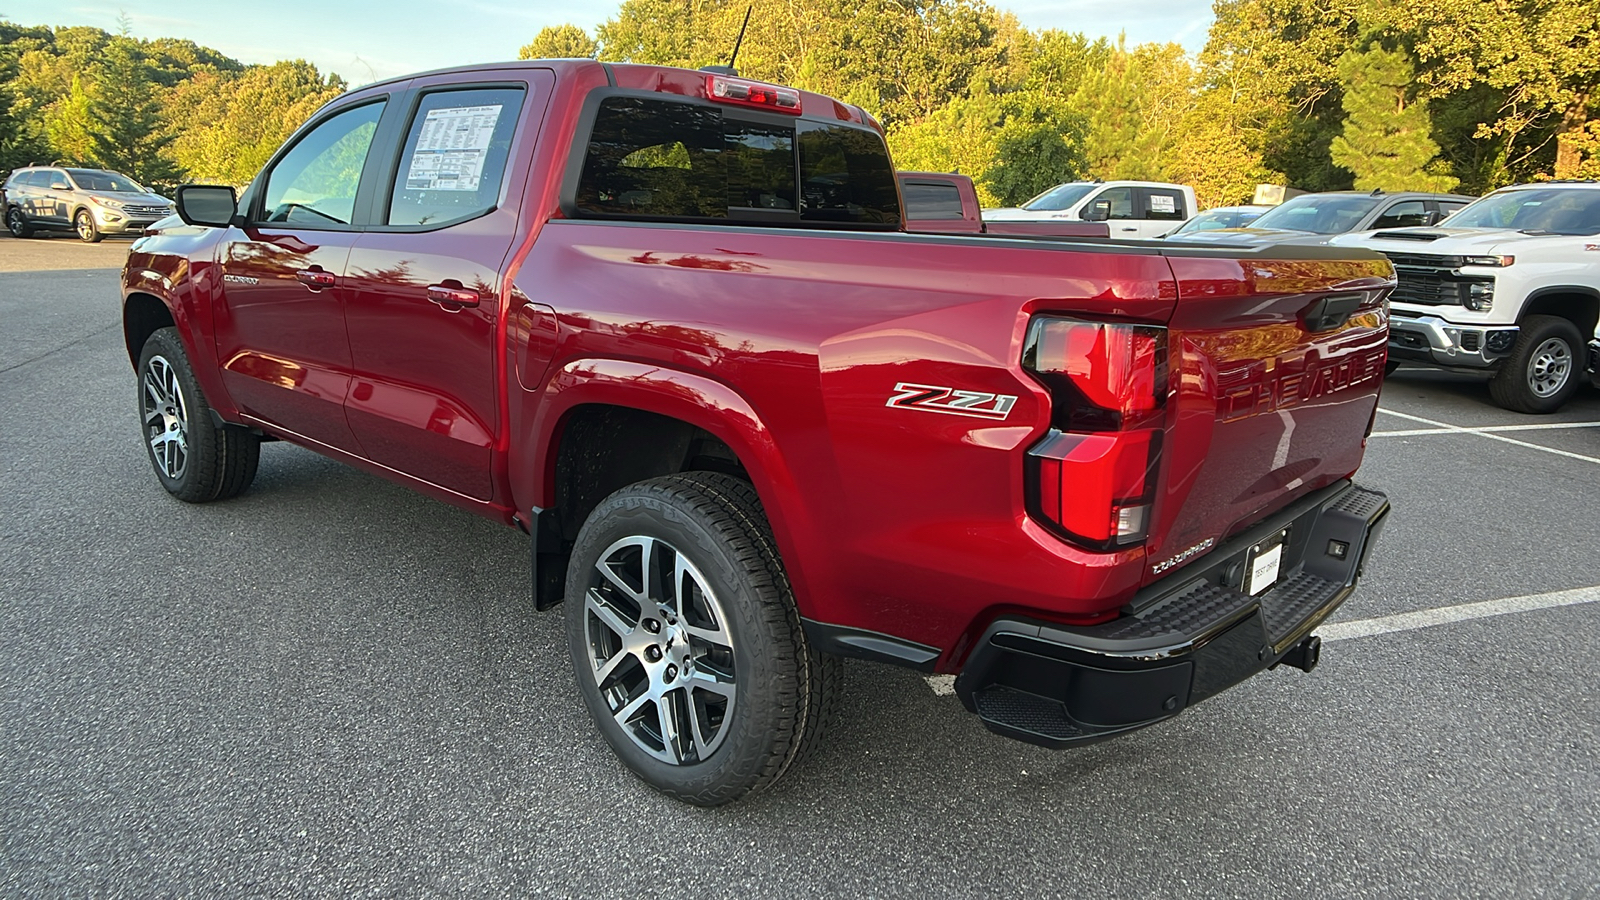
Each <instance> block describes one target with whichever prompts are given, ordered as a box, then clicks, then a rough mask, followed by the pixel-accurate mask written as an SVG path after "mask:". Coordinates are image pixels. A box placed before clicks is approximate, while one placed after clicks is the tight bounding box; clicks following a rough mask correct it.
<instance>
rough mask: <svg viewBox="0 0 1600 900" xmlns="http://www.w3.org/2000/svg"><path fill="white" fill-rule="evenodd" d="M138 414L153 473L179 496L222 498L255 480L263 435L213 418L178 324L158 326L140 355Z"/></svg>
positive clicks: (191, 499) (203, 499)
mask: <svg viewBox="0 0 1600 900" xmlns="http://www.w3.org/2000/svg"><path fill="white" fill-rule="evenodd" d="M139 419H140V421H141V422H142V423H143V433H144V442H145V450H146V451H148V453H149V454H150V465H151V467H152V468H154V469H155V472H156V478H157V479H159V480H160V481H161V486H162V487H164V488H166V489H167V492H168V493H170V494H172V495H173V496H174V497H177V498H178V499H179V500H184V501H187V502H189V503H204V502H206V501H209V500H226V499H228V498H229V497H233V496H235V495H237V494H239V493H240V492H242V491H243V490H244V489H245V488H247V487H249V486H250V482H251V481H254V480H255V477H256V466H257V464H258V463H259V461H260V459H261V439H260V438H259V437H257V436H256V435H254V434H251V433H250V432H248V431H246V430H244V429H243V428H238V427H233V426H228V425H219V424H218V423H217V422H216V421H215V420H214V419H213V418H212V415H211V406H210V404H208V403H207V402H206V398H205V395H204V394H202V393H201V392H200V383H199V382H198V381H197V380H195V377H194V370H193V369H192V368H190V366H189V355H188V354H187V353H186V352H185V351H184V349H183V341H181V340H180V339H179V338H178V330H177V329H176V328H170V327H169V328H162V329H158V330H157V331H156V332H155V333H154V334H152V335H150V338H149V340H146V341H145V342H144V350H143V352H141V353H140V354H139Z"/></svg>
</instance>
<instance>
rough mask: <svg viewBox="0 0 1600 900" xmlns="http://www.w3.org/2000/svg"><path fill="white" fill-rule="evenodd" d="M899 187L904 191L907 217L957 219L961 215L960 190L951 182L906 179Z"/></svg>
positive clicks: (914, 218) (912, 218) (914, 219)
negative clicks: (939, 182) (938, 182)
mask: <svg viewBox="0 0 1600 900" xmlns="http://www.w3.org/2000/svg"><path fill="white" fill-rule="evenodd" d="M901 188H902V189H903V190H904V192H905V198H906V218H907V219H911V220H913V221H916V220H921V219H959V218H961V216H962V209H961V191H959V190H957V189H956V186H955V185H953V184H937V183H932V182H926V181H908V182H906V183H905V184H903V185H901Z"/></svg>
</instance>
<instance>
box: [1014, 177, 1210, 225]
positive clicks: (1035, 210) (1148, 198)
mask: <svg viewBox="0 0 1600 900" xmlns="http://www.w3.org/2000/svg"><path fill="white" fill-rule="evenodd" d="M1194 214H1195V199H1194V188H1191V187H1187V186H1185V185H1181V184H1166V183H1164V182H1159V181H1072V182H1068V183H1066V184H1058V185H1056V186H1055V187H1053V188H1051V189H1050V190H1048V191H1045V192H1044V193H1042V194H1040V195H1039V196H1037V197H1034V198H1033V199H1032V200H1029V201H1028V202H1027V203H1024V204H1022V205H1021V206H1019V207H1004V208H1001V209H986V210H984V211H983V220H984V221H985V222H1025V221H1031V220H1038V219H1066V220H1069V221H1078V222H1104V223H1106V225H1107V226H1108V227H1109V228H1110V229H1111V236H1112V237H1114V238H1158V237H1160V236H1162V235H1164V234H1166V233H1167V232H1169V231H1171V230H1172V229H1174V228H1176V227H1178V226H1179V225H1182V224H1183V223H1184V222H1186V221H1188V219H1189V217H1190V216H1192V215H1194Z"/></svg>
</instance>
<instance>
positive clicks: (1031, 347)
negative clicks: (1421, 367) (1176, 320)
mask: <svg viewBox="0 0 1600 900" xmlns="http://www.w3.org/2000/svg"><path fill="white" fill-rule="evenodd" d="M1166 359H1167V330H1166V329H1165V328H1159V327H1156V326H1152V325H1126V324H1122V323H1117V322H1079V321H1075V320H1073V319H1054V318H1039V319H1035V320H1034V321H1033V325H1032V327H1031V328H1029V330H1028V344H1027V347H1026V348H1025V349H1024V351H1023V357H1022V365H1023V367H1024V368H1026V369H1028V371H1030V372H1032V373H1034V374H1035V375H1037V376H1038V377H1039V379H1040V380H1041V381H1043V382H1044V383H1045V386H1046V387H1049V388H1050V389H1051V394H1052V399H1053V401H1054V406H1053V409H1054V413H1055V416H1054V422H1055V425H1056V427H1057V428H1062V429H1069V428H1075V429H1104V428H1126V427H1128V426H1130V425H1137V424H1139V422H1141V421H1142V420H1144V419H1146V418H1148V417H1149V416H1150V414H1151V413H1153V412H1155V411H1156V410H1158V409H1160V408H1161V407H1162V406H1164V405H1165V404H1166V402H1167V362H1166Z"/></svg>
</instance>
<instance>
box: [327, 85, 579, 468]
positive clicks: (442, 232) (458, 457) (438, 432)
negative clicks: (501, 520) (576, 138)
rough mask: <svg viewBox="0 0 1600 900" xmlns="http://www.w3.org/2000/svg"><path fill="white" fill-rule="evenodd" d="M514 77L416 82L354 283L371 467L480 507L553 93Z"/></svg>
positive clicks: (354, 414)
mask: <svg viewBox="0 0 1600 900" xmlns="http://www.w3.org/2000/svg"><path fill="white" fill-rule="evenodd" d="M508 74H511V75H512V79H514V80H512V79H504V80H496V81H494V82H493V83H490V84H486V83H484V80H483V79H484V77H485V76H484V74H483V73H465V74H458V75H453V76H443V77H441V78H440V79H436V80H434V81H433V82H431V83H429V82H418V85H419V86H418V87H417V88H416V90H415V91H414V92H413V93H411V94H410V95H408V100H407V102H406V106H407V113H406V115H405V117H404V122H403V123H402V124H401V128H399V129H398V130H397V131H396V132H395V138H394V140H395V143H396V145H397V146H394V147H390V148H388V150H389V152H386V153H384V154H382V155H383V156H384V157H385V158H386V159H389V160H393V161H394V162H393V163H392V168H389V169H386V171H385V177H384V179H383V184H382V185H381V187H380V188H379V190H378V192H377V194H375V196H374V201H373V213H372V223H371V224H370V225H369V226H368V229H367V231H366V233H365V234H363V235H362V236H361V238H360V239H359V240H358V241H357V242H356V244H355V246H354V248H353V249H352V250H351V252H350V260H349V263H348V266H347V269H346V271H347V273H348V286H349V305H348V307H347V312H346V321H347V322H348V324H349V329H350V351H351V354H352V359H353V363H354V368H355V381H354V383H353V384H352V386H351V390H350V394H349V397H348V399H347V400H346V410H347V413H348V416H349V421H350V425H351V427H352V428H353V429H354V430H355V433H356V437H357V439H358V440H359V441H360V443H361V447H362V450H363V454H364V455H365V456H366V457H367V458H368V459H371V460H373V461H374V462H377V463H380V464H382V465H385V466H388V467H390V468H393V469H396V470H398V471H401V472H404V473H406V474H408V475H413V476H416V477H418V478H422V479H423V480H425V481H428V482H431V483H433V484H436V485H438V486H440V487H443V488H447V489H449V490H451V491H455V492H456V493H459V494H462V495H465V496H467V497H473V498H477V499H489V498H490V495H491V493H492V486H493V480H492V477H491V475H492V466H493V452H492V451H493V449H494V443H495V440H496V438H497V435H498V434H499V432H500V418H501V398H500V380H499V376H500V374H501V373H503V372H505V371H506V368H505V364H504V360H503V357H501V356H500V349H501V343H502V341H503V338H502V337H501V334H502V332H503V329H502V328H501V319H502V317H503V316H504V315H505V311H504V309H503V307H502V304H501V297H502V295H504V294H506V293H507V292H506V290H505V287H506V286H505V284H504V281H503V273H504V271H505V262H506V259H507V257H508V256H509V255H510V251H511V248H512V244H513V241H514V240H515V238H516V235H517V224H518V215H519V213H520V212H521V206H522V198H523V195H524V194H525V193H526V192H527V178H528V171H527V169H528V160H529V159H530V157H531V156H532V143H533V140H534V137H535V134H536V132H537V131H538V125H539V122H540V120H541V119H542V117H543V114H544V107H545V103H546V101H547V100H548V98H549V96H550V92H551V90H552V88H553V87H554V83H555V79H554V76H553V74H552V73H550V72H549V71H548V70H542V69H535V70H519V71H517V72H515V73H508ZM465 79H473V80H474V81H466V80H465ZM514 160H521V161H522V162H521V163H520V164H519V165H518V166H513V165H511V163H512V161H514Z"/></svg>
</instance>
